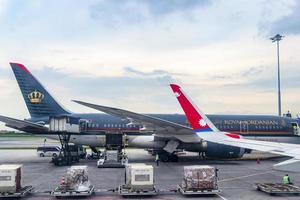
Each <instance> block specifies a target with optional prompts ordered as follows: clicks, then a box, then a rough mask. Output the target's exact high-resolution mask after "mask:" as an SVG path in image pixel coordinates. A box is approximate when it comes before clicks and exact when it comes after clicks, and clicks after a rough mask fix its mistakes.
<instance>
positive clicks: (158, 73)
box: [123, 67, 189, 76]
mask: <svg viewBox="0 0 300 200" xmlns="http://www.w3.org/2000/svg"><path fill="white" fill-rule="evenodd" d="M123 69H124V71H125V72H128V73H132V74H135V75H140V76H166V75H168V76H189V74H186V73H173V72H168V71H166V70H162V69H154V70H152V71H150V72H144V71H141V70H138V69H136V68H134V67H124V68H123Z"/></svg>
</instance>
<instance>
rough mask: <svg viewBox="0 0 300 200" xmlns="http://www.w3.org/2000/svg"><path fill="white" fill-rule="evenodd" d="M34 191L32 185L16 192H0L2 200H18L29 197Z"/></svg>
mask: <svg viewBox="0 0 300 200" xmlns="http://www.w3.org/2000/svg"><path fill="white" fill-rule="evenodd" d="M32 190H33V187H32V186H31V185H28V186H25V187H22V188H20V189H18V190H17V191H15V192H0V199H2V198H3V199H8V198H12V199H16V198H21V197H25V196H27V195H29V194H30V193H31V191H32Z"/></svg>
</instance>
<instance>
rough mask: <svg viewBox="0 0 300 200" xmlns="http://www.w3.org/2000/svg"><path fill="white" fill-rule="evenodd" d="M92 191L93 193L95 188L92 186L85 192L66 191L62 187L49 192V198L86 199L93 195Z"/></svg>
mask: <svg viewBox="0 0 300 200" xmlns="http://www.w3.org/2000/svg"><path fill="white" fill-rule="evenodd" d="M94 191H95V187H94V186H93V185H90V186H89V188H88V190H86V191H77V190H66V189H65V188H64V187H62V186H58V187H56V188H55V189H54V190H53V191H52V192H51V196H54V197H56V198H60V197H87V196H91V195H92V194H93V193H94Z"/></svg>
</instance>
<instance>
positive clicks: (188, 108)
mask: <svg viewBox="0 0 300 200" xmlns="http://www.w3.org/2000/svg"><path fill="white" fill-rule="evenodd" d="M170 86H171V88H172V90H173V92H174V94H175V96H176V97H177V100H178V102H179V103H180V105H181V107H182V109H183V111H184V112H185V115H186V117H187V118H188V120H189V122H190V124H191V126H192V128H193V130H194V131H196V132H211V131H219V130H218V129H217V128H216V127H215V125H214V124H213V123H212V122H211V121H210V120H209V119H208V118H207V117H206V115H205V114H204V113H203V112H202V111H201V110H200V109H199V108H197V106H196V105H195V104H194V103H193V102H192V101H191V100H190V99H189V98H188V96H187V95H186V94H185V93H184V92H183V90H182V89H181V87H180V86H178V85H176V84H171V85H170Z"/></svg>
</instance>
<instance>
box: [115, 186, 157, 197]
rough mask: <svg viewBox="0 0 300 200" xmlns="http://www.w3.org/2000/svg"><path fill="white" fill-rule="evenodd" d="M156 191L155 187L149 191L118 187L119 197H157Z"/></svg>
mask: <svg viewBox="0 0 300 200" xmlns="http://www.w3.org/2000/svg"><path fill="white" fill-rule="evenodd" d="M157 194H158V191H157V190H156V188H155V186H154V187H153V188H151V189H148V188H147V189H142V188H140V189H136V190H132V188H130V187H128V186H126V185H120V186H119V195H121V196H124V197H125V196H154V195H157Z"/></svg>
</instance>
